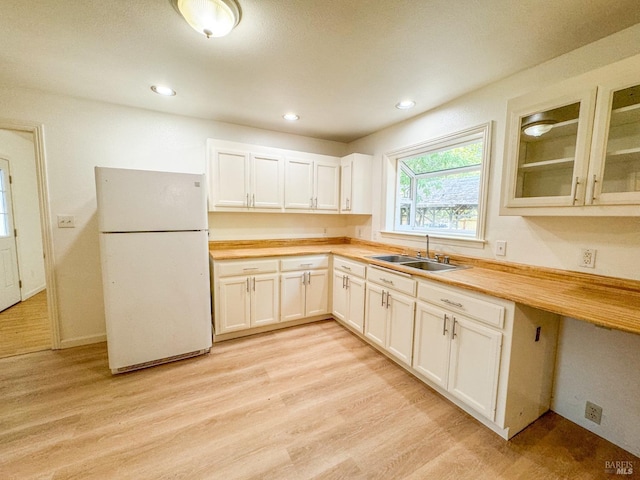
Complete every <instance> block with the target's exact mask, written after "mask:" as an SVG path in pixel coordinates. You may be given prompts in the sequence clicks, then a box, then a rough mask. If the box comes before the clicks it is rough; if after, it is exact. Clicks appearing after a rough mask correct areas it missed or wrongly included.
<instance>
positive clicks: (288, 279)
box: [280, 272, 306, 322]
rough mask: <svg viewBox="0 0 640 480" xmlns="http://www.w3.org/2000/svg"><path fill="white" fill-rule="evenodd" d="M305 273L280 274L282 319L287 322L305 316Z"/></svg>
mask: <svg viewBox="0 0 640 480" xmlns="http://www.w3.org/2000/svg"><path fill="white" fill-rule="evenodd" d="M305 282H306V279H305V273H304V272H290V273H283V274H281V275H280V320H281V321H283V322H287V321H289V320H297V319H298V318H304V317H305Z"/></svg>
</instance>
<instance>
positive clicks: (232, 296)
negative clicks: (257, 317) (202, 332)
mask: <svg viewBox="0 0 640 480" xmlns="http://www.w3.org/2000/svg"><path fill="white" fill-rule="evenodd" d="M250 289H251V284H250V278H249V277H231V278H223V279H220V281H219V282H218V298H217V299H216V300H217V301H218V302H219V304H220V307H219V310H218V311H219V318H216V319H215V326H216V334H218V335H219V334H221V333H227V332H233V331H235V330H244V329H246V328H249V327H250V312H251V310H250V309H251V306H250V302H249V299H250Z"/></svg>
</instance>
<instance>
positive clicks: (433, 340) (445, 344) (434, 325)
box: [413, 303, 453, 389]
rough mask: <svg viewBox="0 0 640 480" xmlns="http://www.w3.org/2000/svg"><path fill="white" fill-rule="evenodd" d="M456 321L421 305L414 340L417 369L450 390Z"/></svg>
mask: <svg viewBox="0 0 640 480" xmlns="http://www.w3.org/2000/svg"><path fill="white" fill-rule="evenodd" d="M452 322H453V318H452V316H451V314H447V313H446V312H445V311H444V310H440V309H438V308H435V307H432V306H430V305H425V304H424V303H418V305H417V308H416V326H415V335H414V341H413V344H414V346H413V368H415V369H416V370H418V371H419V372H420V373H421V374H423V375H424V376H425V377H427V378H428V379H429V380H431V381H432V382H433V383H435V384H436V385H438V386H440V387H442V388H444V389H446V388H447V375H448V373H449V350H450V348H451V326H452Z"/></svg>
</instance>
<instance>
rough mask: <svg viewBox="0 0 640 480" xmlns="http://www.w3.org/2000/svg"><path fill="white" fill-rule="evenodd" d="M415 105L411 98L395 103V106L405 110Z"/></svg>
mask: <svg viewBox="0 0 640 480" xmlns="http://www.w3.org/2000/svg"><path fill="white" fill-rule="evenodd" d="M415 106H416V102H414V101H413V100H402V101H401V102H398V103H396V108H398V109H400V110H407V109H409V108H412V107H415Z"/></svg>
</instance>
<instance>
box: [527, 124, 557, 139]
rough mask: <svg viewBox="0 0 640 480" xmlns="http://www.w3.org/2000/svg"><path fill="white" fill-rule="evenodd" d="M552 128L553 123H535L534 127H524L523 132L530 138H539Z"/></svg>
mask: <svg viewBox="0 0 640 480" xmlns="http://www.w3.org/2000/svg"><path fill="white" fill-rule="evenodd" d="M552 128H553V123H536V124H534V125H528V126H526V127H525V128H524V130H523V132H524V134H525V135H529V136H530V137H539V136H541V135H544V134H545V133H547V132H549V131H551V129H552Z"/></svg>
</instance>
